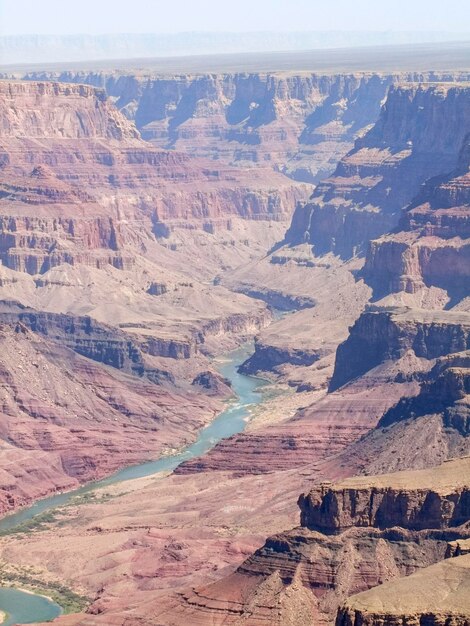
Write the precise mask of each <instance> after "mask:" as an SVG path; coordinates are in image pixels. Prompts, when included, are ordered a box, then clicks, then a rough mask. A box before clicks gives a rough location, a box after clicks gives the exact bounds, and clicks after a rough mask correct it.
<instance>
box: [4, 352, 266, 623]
mask: <svg viewBox="0 0 470 626" xmlns="http://www.w3.org/2000/svg"><path fill="white" fill-rule="evenodd" d="M251 353H252V347H251V346H250V347H246V346H245V347H243V348H239V349H237V350H235V351H233V352H230V353H229V354H227V355H226V356H225V359H224V360H223V361H221V362H219V363H218V366H217V369H218V371H219V372H220V373H221V374H222V375H223V376H225V377H226V378H228V379H229V380H230V382H231V383H232V389H233V391H234V393H235V394H236V399H235V400H234V401H232V402H230V404H229V405H228V406H227V408H226V409H225V411H223V412H222V413H220V414H219V415H218V416H217V417H216V418H215V419H214V421H212V422H211V423H210V424H209V425H208V426H207V427H206V428H204V429H202V430H201V432H200V433H199V435H198V438H197V440H196V441H195V442H194V443H193V444H192V445H190V446H188V447H187V448H186V449H185V450H183V451H182V452H181V453H178V454H175V455H173V456H166V457H162V458H160V459H158V460H157V461H150V462H147V463H142V464H140V465H133V466H131V467H126V468H124V469H122V470H120V471H119V472H116V473H115V474H113V475H112V476H109V477H108V478H105V479H103V480H99V481H96V482H94V483H90V484H88V485H85V486H84V487H80V488H79V489H75V490H74V491H69V492H67V493H62V494H58V495H55V496H51V497H50V498H45V499H44V500H39V501H38V502H36V503H35V504H33V505H32V506H30V507H28V508H25V509H22V510H21V511H19V512H18V513H15V514H13V515H9V516H8V517H5V518H3V519H2V520H0V531H11V530H14V529H15V527H16V526H19V525H20V524H22V523H23V522H26V521H27V520H30V519H32V518H33V517H34V516H35V515H38V514H39V513H44V512H45V511H48V510H51V509H54V508H56V507H59V506H62V505H64V504H67V503H68V502H70V501H71V500H72V498H74V497H76V496H78V495H81V494H84V493H88V492H90V491H93V490H95V489H98V488H100V487H106V486H108V485H112V484H114V483H119V482H123V481H126V480H131V479H133V478H141V477H143V476H150V475H152V474H157V473H160V472H167V471H171V470H174V469H175V468H176V467H177V466H178V465H180V463H183V461H187V460H188V459H192V458H194V457H198V456H201V455H202V454H204V453H205V452H207V451H208V450H210V449H211V448H213V447H214V446H215V444H216V443H218V442H219V441H220V440H221V439H224V438H226V437H230V436H231V435H234V434H236V433H239V432H241V431H242V430H244V428H245V426H246V423H247V421H248V419H249V416H250V413H251V410H252V409H253V407H254V406H255V405H257V404H259V403H260V401H261V399H262V396H261V394H260V390H261V389H262V387H264V386H265V385H266V384H267V383H266V382H265V381H263V380H261V379H259V378H254V377H252V376H245V375H244V374H239V373H238V371H237V369H238V366H239V365H240V364H241V363H242V362H243V361H244V360H245V359H246V358H247V357H248V356H249V355H250V354H251ZM18 594H20V596H21V597H20V596H19V595H18ZM9 607H10V608H9ZM15 607H16V609H15ZM0 610H3V611H6V612H7V613H8V620H7V621H6V622H3V624H2V626H5V625H7V626H10V625H11V624H17V623H18V624H28V623H31V622H35V621H46V620H49V619H53V618H54V617H57V615H59V613H60V607H59V606H58V605H57V604H55V603H54V602H51V601H49V600H47V598H43V597H42V596H35V595H31V594H26V593H24V592H21V591H19V590H16V589H13V588H11V589H10V588H7V587H3V588H0Z"/></svg>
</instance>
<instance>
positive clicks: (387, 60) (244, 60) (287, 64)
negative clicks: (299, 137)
mask: <svg viewBox="0 0 470 626" xmlns="http://www.w3.org/2000/svg"><path fill="white" fill-rule="evenodd" d="M35 71H37V72H38V71H48V72H62V71H75V72H78V71H106V72H113V71H118V72H120V73H122V72H128V73H132V74H139V73H141V74H144V75H174V74H207V73H214V74H223V73H232V72H280V73H283V72H285V73H319V74H331V73H352V72H389V73H390V72H392V73H393V72H426V71H438V72H445V71H470V41H463V42H448V43H428V44H427V43H423V44H403V45H393V46H391V45H387V46H367V47H359V48H357V47H356V48H334V49H329V50H325V49H322V50H307V51H293V52H247V53H243V54H240V53H237V54H219V55H198V56H186V57H184V56H180V57H161V58H146V59H110V60H109V61H106V60H103V61H80V62H76V63H41V64H31V63H30V64H18V65H1V64H0V72H11V73H13V72H35Z"/></svg>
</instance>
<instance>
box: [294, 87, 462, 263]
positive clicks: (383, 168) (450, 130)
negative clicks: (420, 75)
mask: <svg viewBox="0 0 470 626" xmlns="http://www.w3.org/2000/svg"><path fill="white" fill-rule="evenodd" d="M468 99H469V91H468V87H466V86H465V85H452V84H449V85H445V84H442V83H441V84H439V85H398V86H395V85H392V86H391V88H390V90H389V93H388V97H387V100H386V102H385V104H384V106H383V108H382V111H381V114H380V117H379V119H378V121H377V122H376V123H375V124H374V126H373V127H372V128H371V129H370V130H369V131H368V132H367V133H366V134H365V135H364V136H363V137H361V138H359V139H357V140H356V143H355V146H354V149H353V150H351V151H350V152H349V153H348V154H347V155H346V156H345V157H343V158H342V159H341V161H340V162H339V164H338V166H337V168H336V170H335V172H334V174H333V175H332V176H331V177H330V178H328V179H326V180H324V181H322V182H321V183H320V184H319V185H318V186H317V187H316V189H315V191H314V193H313V195H312V198H311V200H310V202H308V203H307V204H306V205H301V206H299V207H298V208H297V209H296V212H295V214H294V216H293V219H292V224H291V227H290V229H289V230H288V232H287V234H286V239H285V240H286V242H287V243H289V244H291V245H293V244H298V243H302V242H305V241H307V242H308V243H310V244H311V245H312V246H313V248H314V252H315V254H316V255H322V254H325V253H326V252H334V253H335V254H337V255H339V256H341V257H343V258H349V257H351V256H353V255H355V254H358V253H361V252H362V253H364V252H365V251H366V249H367V244H368V242H369V241H370V240H371V239H374V238H376V237H377V236H379V235H381V234H384V233H386V232H388V231H389V230H391V229H392V228H394V227H395V226H396V225H397V223H398V221H399V218H400V215H401V210H402V209H403V208H404V207H405V206H407V205H408V204H409V203H410V202H411V201H412V200H413V198H414V197H415V196H416V195H417V194H418V192H419V191H420V187H421V185H422V184H423V183H424V182H425V181H426V180H427V179H429V178H431V177H433V176H437V175H442V174H445V173H447V172H449V171H451V170H452V169H453V168H455V167H456V164H457V159H458V155H459V151H460V150H461V146H462V143H463V140H464V138H465V136H466V134H467V133H468V132H469V128H470V121H469V119H468V111H469V107H468Z"/></svg>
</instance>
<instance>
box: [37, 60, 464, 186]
mask: <svg viewBox="0 0 470 626" xmlns="http://www.w3.org/2000/svg"><path fill="white" fill-rule="evenodd" d="M25 78H27V79H33V80H34V79H38V78H39V79H41V80H44V79H46V80H58V81H62V82H67V83H72V82H73V83H87V84H90V85H95V86H98V87H101V88H104V89H106V92H107V93H108V95H109V96H111V97H112V98H113V99H114V100H115V102H116V105H117V106H118V107H119V108H120V109H121V111H122V112H123V113H124V114H125V115H126V116H127V117H128V118H129V119H132V120H135V122H136V125H137V127H138V128H139V129H140V131H141V133H142V136H143V137H144V139H148V140H150V141H151V142H152V143H153V144H154V145H156V146H159V147H161V148H168V147H171V148H176V149H177V150H181V151H183V152H186V153H189V154H192V155H195V156H202V157H209V158H211V159H216V160H217V161H221V162H225V163H230V164H238V165H242V166H243V165H244V166H253V165H258V166H263V165H269V166H271V167H274V168H275V169H277V170H280V171H283V172H285V173H287V174H288V175H289V176H292V177H293V178H295V179H296V180H301V181H308V182H318V181H319V180H321V179H322V178H324V177H325V176H327V175H328V174H330V173H331V172H332V171H333V170H334V168H335V165H336V163H337V161H338V160H339V159H340V157H341V156H343V155H344V154H345V153H346V152H348V150H349V149H350V148H352V145H353V142H354V139H355V138H356V137H357V136H358V134H360V133H361V132H362V131H363V130H364V129H366V128H367V127H368V126H369V125H370V124H373V123H374V122H375V121H376V119H377V117H378V115H379V111H380V106H381V103H382V101H383V99H384V98H385V96H386V93H387V90H388V88H389V87H390V85H393V84H396V83H397V82H399V81H404V82H410V81H427V80H443V81H448V80H452V79H454V80H468V73H465V72H464V73H462V72H455V73H436V72H427V73H402V74H399V73H395V74H379V73H355V74H354V73H351V74H330V75H328V74H324V75H322V74H314V73H307V72H304V73H301V74H297V73H295V72H288V73H286V72H282V73H281V72H278V73H268V74H266V73H223V74H196V75H188V74H179V75H159V74H153V73H151V72H142V71H135V72H134V73H132V72H109V73H106V72H70V71H69V72H63V73H58V72H53V73H50V72H40V73H32V74H28V75H26V76H25Z"/></svg>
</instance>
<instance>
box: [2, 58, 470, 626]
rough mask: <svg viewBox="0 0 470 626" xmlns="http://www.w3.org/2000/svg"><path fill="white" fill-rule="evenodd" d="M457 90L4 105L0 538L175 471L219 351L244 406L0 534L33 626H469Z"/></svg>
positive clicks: (21, 100) (7, 90)
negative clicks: (3, 522) (31, 596)
mask: <svg viewBox="0 0 470 626" xmlns="http://www.w3.org/2000/svg"><path fill="white" fill-rule="evenodd" d="M449 67H450V68H452V66H449ZM468 78H469V74H468V71H466V70H465V69H462V68H461V67H457V69H455V70H452V71H451V69H449V70H448V71H443V70H441V69H439V68H438V69H437V70H435V71H432V72H431V71H430V70H429V71H424V70H421V69H419V70H416V71H411V70H410V71H401V72H398V71H397V72H371V71H368V72H354V73H350V74H345V73H343V74H341V73H334V72H331V73H330V74H323V75H322V74H320V73H319V74H315V73H312V72H310V73H306V72H284V73H281V72H272V73H267V72H258V73H252V74H249V73H242V72H239V73H237V72H229V73H226V74H223V75H222V74H211V73H208V72H205V73H201V74H197V75H192V74H179V75H173V74H170V73H168V74H166V75H159V74H158V73H157V72H154V73H152V72H150V71H146V72H144V71H143V70H138V71H137V70H135V71H128V70H116V69H113V71H107V70H105V69H103V70H99V71H98V70H96V71H95V70H93V71H91V70H90V71H86V70H82V69H78V68H77V69H75V70H73V71H72V70H70V69H67V70H64V71H57V70H49V69H46V70H44V71H42V70H41V71H40V70H36V71H34V72H25V73H19V72H17V71H15V72H12V73H11V74H10V75H9V76H8V77H5V78H4V79H3V80H0V95H1V98H0V259H1V262H2V264H1V266H0V342H1V343H2V347H3V349H2V350H1V351H0V367H1V372H2V388H1V394H0V395H1V404H0V412H1V418H2V419H1V432H0V439H1V455H0V507H1V512H2V513H3V514H5V513H7V512H13V511H15V510H18V509H19V508H21V507H25V506H26V505H28V504H31V503H33V502H35V501H37V500H38V499H39V498H43V497H45V496H47V495H51V494H54V493H59V492H62V491H69V490H72V489H76V488H77V487H79V486H80V485H83V484H86V483H88V482H89V481H92V480H97V479H100V478H103V477H105V476H109V475H110V474H112V473H114V472H116V471H117V470H119V469H120V468H123V467H126V466H130V465H135V464H138V463H143V462H145V461H149V460H153V459H156V458H166V457H168V458H169V460H170V461H171V459H172V458H173V457H174V456H175V454H176V453H177V452H181V450H184V449H185V448H186V447H187V446H189V445H190V444H191V443H192V442H194V441H195V440H196V439H197V437H198V433H200V431H201V429H202V428H203V427H204V426H206V425H208V424H209V423H210V422H212V421H213V419H214V417H215V416H216V415H218V414H221V413H222V412H223V411H224V409H225V411H227V415H230V410H231V408H230V407H234V406H236V405H234V404H233V403H234V402H236V400H234V390H233V387H232V385H231V381H230V380H229V379H227V378H226V377H224V375H223V374H221V369H220V365H221V363H223V362H224V359H226V358H227V354H228V353H229V351H230V350H233V349H234V348H236V347H237V346H241V345H245V344H246V342H248V341H254V344H253V349H252V351H251V354H250V352H249V351H245V353H244V355H245V356H244V359H245V360H244V361H243V362H242V363H240V372H241V374H243V375H249V376H253V375H254V376H259V377H261V378H262V379H264V381H263V386H262V391H261V393H260V399H259V402H255V403H253V404H252V406H250V407H249V415H248V417H247V418H246V425H245V428H244V429H243V431H242V432H235V431H234V430H232V431H231V432H232V433H233V432H235V434H231V435H230V436H227V437H225V438H222V439H221V440H218V441H215V440H214V441H213V442H211V444H210V445H209V446H208V447H207V448H205V449H204V450H202V453H201V454H200V455H193V456H192V458H187V459H184V458H181V461H182V462H180V460H178V462H177V463H175V464H174V465H173V466H171V467H169V468H168V470H167V471H160V472H159V473H155V474H153V475H144V476H142V477H140V478H135V477H134V478H132V479H131V480H125V481H124V480H123V481H121V482H110V483H108V484H103V485H97V486H96V488H95V489H94V490H93V489H92V490H91V491H86V492H83V493H78V494H77V495H76V496H74V497H72V498H71V499H70V501H68V502H67V503H66V504H62V505H59V506H56V507H55V508H53V509H52V510H50V511H49V510H46V511H45V513H44V514H43V515H42V516H39V517H37V518H32V520H30V521H29V523H28V524H27V525H26V526H23V527H22V526H18V527H13V528H11V529H8V530H4V531H2V532H1V533H0V534H1V536H0V555H1V556H0V565H1V570H2V576H3V580H5V581H7V582H9V584H13V585H20V584H21V582H22V584H23V585H26V586H29V588H32V589H33V590H34V589H36V590H42V592H43V593H46V592H47V591H48V590H51V589H57V587H58V586H61V585H62V586H65V587H66V588H67V589H68V590H70V591H71V592H72V593H73V594H76V596H77V597H78V598H80V599H79V600H77V604H76V605H74V607H75V609H74V611H72V612H71V613H70V614H66V615H63V616H61V617H59V618H58V619H57V620H56V621H55V622H54V623H57V624H58V626H60V625H63V626H72V625H74V626H78V625H82V626H85V625H86V626H94V625H96V626H99V625H101V624H102V625H111V624H112V625H113V626H143V625H144V624H158V626H179V625H181V624H188V623H190V624H194V625H195V626H197V625H198V624H200V625H201V626H203V625H204V626H205V625H206V624H208V623H210V624H212V625H213V626H217V625H218V624H220V625H222V624H224V626H227V625H234V626H235V625H237V626H239V625H240V626H241V625H242V624H243V625H245V626H261V624H278V625H279V626H312V624H331V623H333V622H334V621H335V620H336V624H337V625H338V626H353V625H354V626H356V625H357V626H361V625H362V624H367V625H369V624H370V626H379V624H382V625H383V624H384V623H386V624H390V625H392V624H408V623H410V621H413V622H418V621H419V622H420V623H432V624H440V623H443V622H444V621H449V620H451V621H452V623H456V624H462V625H463V624H467V623H468V620H469V619H470V606H469V604H468V593H467V590H468V585H469V581H470V578H469V572H470V569H469V566H468V558H467V556H468V555H467V551H468V548H467V546H468V544H469V542H470V530H469V523H470V464H469V459H470V456H469V455H470V438H469V434H470V291H469V288H470V283H469V274H468V267H469V260H470V259H469V258H468V249H469V237H470V231H469V227H468V225H469V216H470V185H469V184H468V182H469V167H470V161H469V158H468V157H469V154H470V151H469V137H470V118H469V111H470V106H469V104H470V87H468ZM175 458H176V457H175ZM178 459H179V457H178ZM25 510H26V509H25ZM289 529H290V530H289ZM436 577H439V585H438V587H437V589H434V586H433V581H434V580H435V579H436ZM46 595H47V593H46ZM453 607H455V610H454V608H453Z"/></svg>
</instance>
